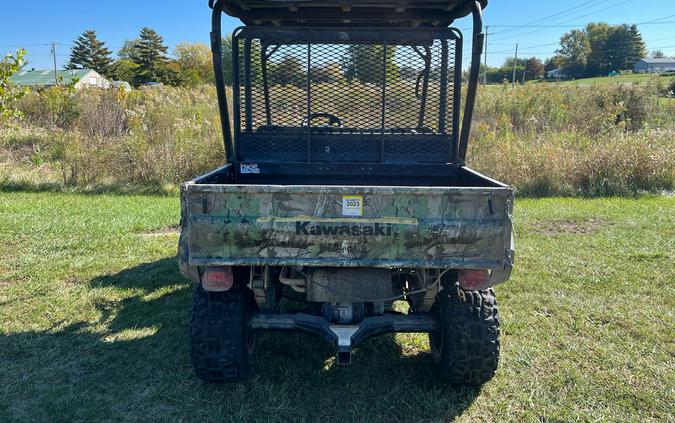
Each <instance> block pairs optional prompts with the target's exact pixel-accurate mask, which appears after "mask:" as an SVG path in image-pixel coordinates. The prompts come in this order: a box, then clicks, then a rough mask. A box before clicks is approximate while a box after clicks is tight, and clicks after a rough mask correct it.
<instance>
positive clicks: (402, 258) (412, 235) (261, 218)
mask: <svg viewBox="0 0 675 423" xmlns="http://www.w3.org/2000/svg"><path fill="white" fill-rule="evenodd" d="M512 207H513V191H512V189H511V188H508V187H505V188H501V187H500V188H426V187H425V188H420V187H344V186H340V187H334V186H275V185H199V184H187V185H185V186H184V187H183V190H182V213H183V219H182V224H183V233H182V235H181V243H182V244H183V247H187V248H183V249H182V255H183V257H181V260H182V261H183V262H184V263H185V264H188V265H191V266H195V265H196V266H203V265H293V266H349V267H390V268H392V267H408V268H414V267H446V268H470V269H481V268H485V269H494V268H510V267H511V259H510V247H511V229H512V226H511V214H512Z"/></svg>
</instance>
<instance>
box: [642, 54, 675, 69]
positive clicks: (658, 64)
mask: <svg viewBox="0 0 675 423" xmlns="http://www.w3.org/2000/svg"><path fill="white" fill-rule="evenodd" d="M633 70H634V71H635V72H654V73H655V72H668V71H672V70H675V59H673V58H672V57H663V58H652V59H642V60H640V61H639V62H637V63H636V64H635V66H634V67H633Z"/></svg>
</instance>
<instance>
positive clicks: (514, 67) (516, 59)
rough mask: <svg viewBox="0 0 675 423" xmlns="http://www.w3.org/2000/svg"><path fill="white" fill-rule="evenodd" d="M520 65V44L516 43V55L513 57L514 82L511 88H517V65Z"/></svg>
mask: <svg viewBox="0 0 675 423" xmlns="http://www.w3.org/2000/svg"><path fill="white" fill-rule="evenodd" d="M517 64H518V43H516V55H515V56H514V57H513V80H512V82H511V87H512V88H516V65H517Z"/></svg>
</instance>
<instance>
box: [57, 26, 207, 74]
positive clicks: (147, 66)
mask: <svg viewBox="0 0 675 423" xmlns="http://www.w3.org/2000/svg"><path fill="white" fill-rule="evenodd" d="M168 52H169V48H168V47H167V45H166V44H164V38H163V37H162V36H161V35H159V34H158V33H157V32H156V31H155V30H153V29H152V28H147V27H146V28H143V29H141V32H140V34H139V35H138V37H137V38H135V39H133V40H128V41H126V42H125V43H124V46H123V47H122V48H121V49H120V51H119V52H118V54H117V56H118V57H117V58H116V59H113V58H112V52H111V51H110V49H109V48H107V47H106V45H105V42H103V41H101V40H99V39H98V37H97V36H96V31H93V30H88V31H85V32H84V33H83V34H82V35H80V36H79V37H77V39H76V40H75V41H74V45H73V48H72V50H71V53H70V60H69V61H68V64H67V65H66V69H93V70H95V71H96V72H98V73H100V74H101V75H103V76H105V77H107V78H109V79H112V80H116V81H127V82H129V83H131V84H132V85H135V86H139V85H143V84H146V83H149V82H159V83H163V84H167V85H199V84H205V83H213V81H214V78H213V69H212V66H211V65H212V61H211V60H212V59H211V50H210V48H209V47H208V46H207V45H206V44H201V43H187V42H181V43H179V44H178V45H177V46H176V48H175V49H174V51H173V53H174V58H170V57H169V55H168Z"/></svg>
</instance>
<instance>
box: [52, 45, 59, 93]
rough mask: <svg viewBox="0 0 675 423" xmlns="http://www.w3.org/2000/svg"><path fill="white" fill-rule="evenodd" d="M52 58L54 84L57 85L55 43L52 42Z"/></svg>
mask: <svg viewBox="0 0 675 423" xmlns="http://www.w3.org/2000/svg"><path fill="white" fill-rule="evenodd" d="M52 58H53V59H54V85H59V78H58V75H57V73H56V44H55V43H52Z"/></svg>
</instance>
